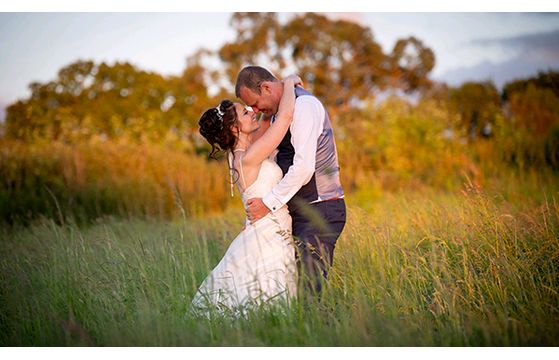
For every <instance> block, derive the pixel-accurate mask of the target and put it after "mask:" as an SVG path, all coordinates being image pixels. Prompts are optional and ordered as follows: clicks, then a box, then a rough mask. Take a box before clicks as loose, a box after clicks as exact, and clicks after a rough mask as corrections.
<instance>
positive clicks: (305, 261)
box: [235, 66, 346, 294]
mask: <svg viewBox="0 0 559 360" xmlns="http://www.w3.org/2000/svg"><path fill="white" fill-rule="evenodd" d="M235 93H236V95H237V97H239V98H240V99H241V100H243V101H244V103H245V104H247V105H248V106H250V107H252V109H253V110H254V112H262V113H264V115H265V117H268V118H270V117H272V123H273V120H274V118H273V115H274V114H276V113H277V111H278V107H279V102H280V99H281V97H282V94H283V84H282V82H281V81H279V80H278V79H277V78H276V77H275V76H274V75H272V74H271V73H270V72H269V71H268V70H266V69H264V68H262V67H260V66H247V67H245V68H243V69H242V70H241V71H240V72H239V74H238V76H237V83H236V85H235ZM295 96H296V101H295V110H294V113H293V122H292V123H291V126H290V129H289V131H288V132H287V134H286V135H285V137H284V138H283V140H282V142H281V144H280V145H279V146H278V151H279V152H278V154H277V157H276V161H277V163H278V165H279V167H280V168H281V170H282V171H283V175H284V177H283V178H282V180H281V181H280V182H279V183H278V184H277V185H276V186H275V187H274V188H273V189H272V190H271V191H270V192H269V193H268V194H266V195H265V196H264V197H263V198H253V199H249V200H248V202H247V204H248V209H247V215H248V218H249V220H250V221H251V222H252V223H254V222H255V221H257V220H259V219H261V218H262V217H264V216H266V215H267V214H268V213H269V212H274V211H276V210H278V209H280V208H281V207H282V206H283V205H285V204H287V206H288V208H289V212H290V214H291V217H292V218H293V235H294V237H295V240H296V243H297V246H298V253H297V264H298V269H299V274H300V275H304V276H301V278H304V280H303V281H304V284H305V287H306V288H307V289H308V290H311V291H312V292H314V293H316V294H319V293H320V291H321V289H322V282H323V281H324V280H326V279H327V277H328V270H329V268H330V266H332V261H333V255H334V247H335V245H336V240H337V239H338V237H339V236H340V234H341V232H342V230H343V228H344V225H345V222H346V208H345V201H344V192H343V189H342V186H341V184H340V177H339V170H340V167H339V165H338V155H337V152H336V144H335V142H334V134H333V132H332V125H331V123H330V119H329V117H328V113H327V112H326V110H325V109H324V106H323V105H322V103H321V102H320V101H319V100H318V99H317V98H316V97H314V96H313V95H311V94H310V93H309V92H307V91H306V90H304V89H303V88H301V87H296V88H295Z"/></svg>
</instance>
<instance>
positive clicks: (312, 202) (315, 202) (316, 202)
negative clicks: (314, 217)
mask: <svg viewBox="0 0 559 360" xmlns="http://www.w3.org/2000/svg"><path fill="white" fill-rule="evenodd" d="M344 196H345V195H342V196H339V197H334V198H330V199H326V200H322V199H318V200H315V201H311V202H310V203H309V204H318V203H322V202H326V201H334V200H340V199H343V198H344Z"/></svg>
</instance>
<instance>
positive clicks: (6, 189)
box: [0, 140, 230, 223]
mask: <svg viewBox="0 0 559 360" xmlns="http://www.w3.org/2000/svg"><path fill="white" fill-rule="evenodd" d="M0 174H1V177H2V178H1V180H0V181H1V183H0V220H3V221H7V222H9V223H17V222H22V223H27V222H29V221H30V220H32V219H35V218H37V217H39V216H47V217H49V218H52V219H56V220H57V221H58V222H59V223H61V222H63V221H64V219H67V218H70V219H74V220H75V221H77V222H87V221H89V220H91V219H95V218H98V217H102V216H104V215H118V216H123V217H129V216H134V217H143V218H155V219H169V218H174V217H177V216H181V215H187V216H198V215H202V214H211V213H215V212H221V211H223V210H224V209H226V208H227V207H228V206H229V205H230V195H229V191H228V190H229V184H228V179H229V178H228V176H227V167H226V165H225V164H222V163H217V162H215V161H212V162H209V161H207V160H206V159H204V158H203V157H199V156H196V155H193V154H187V153H183V152H180V151H175V150H173V149H169V148H165V147H163V146H158V145H149V144H144V145H129V144H127V143H115V142H109V141H107V142H90V143H79V144H63V143H56V142H55V143H32V144H29V143H23V142H18V141H9V140H2V141H0ZM182 211H184V212H185V213H186V214H182Z"/></svg>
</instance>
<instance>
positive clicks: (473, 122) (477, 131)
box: [450, 81, 500, 140]
mask: <svg viewBox="0 0 559 360" xmlns="http://www.w3.org/2000/svg"><path fill="white" fill-rule="evenodd" d="M450 102H451V105H452V107H453V109H454V110H455V111H457V112H458V113H459V114H460V118H461V123H460V127H461V128H462V129H463V130H465V131H466V132H467V134H468V138H469V139H470V140H473V139H474V138H475V137H476V136H477V135H488V133H487V129H488V127H490V126H492V125H493V124H494V122H495V115H496V114H497V113H498V112H499V111H500V99H499V93H498V91H497V88H496V87H495V85H494V84H493V83H492V82H490V81H486V82H466V83H464V84H462V85H461V86H460V87H458V88H454V89H452V90H451V92H450Z"/></svg>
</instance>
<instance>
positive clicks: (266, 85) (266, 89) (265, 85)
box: [260, 81, 272, 94]
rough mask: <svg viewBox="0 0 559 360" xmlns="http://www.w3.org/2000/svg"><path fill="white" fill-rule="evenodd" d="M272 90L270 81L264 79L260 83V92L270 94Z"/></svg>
mask: <svg viewBox="0 0 559 360" xmlns="http://www.w3.org/2000/svg"><path fill="white" fill-rule="evenodd" d="M271 92H272V87H271V83H270V82H269V81H264V82H262V83H261V84H260V93H265V94H270V93H271Z"/></svg>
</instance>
